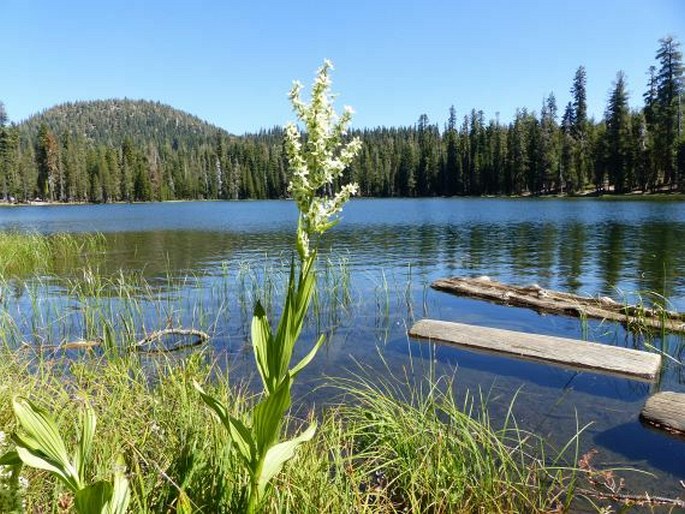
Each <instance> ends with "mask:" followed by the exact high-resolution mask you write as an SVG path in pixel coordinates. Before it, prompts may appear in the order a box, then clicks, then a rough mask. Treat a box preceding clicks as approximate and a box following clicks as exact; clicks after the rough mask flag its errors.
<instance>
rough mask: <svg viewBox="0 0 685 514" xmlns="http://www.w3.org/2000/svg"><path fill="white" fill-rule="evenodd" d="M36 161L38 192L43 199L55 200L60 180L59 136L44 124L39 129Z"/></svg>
mask: <svg viewBox="0 0 685 514" xmlns="http://www.w3.org/2000/svg"><path fill="white" fill-rule="evenodd" d="M36 162H37V164H38V194H39V195H40V196H41V198H42V199H43V200H50V201H52V200H55V199H56V194H58V193H59V191H57V190H56V186H57V184H58V183H59V180H60V168H59V165H60V157H59V144H58V142H57V138H55V135H54V134H53V133H52V131H51V130H50V129H49V128H48V126H47V125H45V124H43V125H41V127H40V130H39V131H38V145H37V147H36Z"/></svg>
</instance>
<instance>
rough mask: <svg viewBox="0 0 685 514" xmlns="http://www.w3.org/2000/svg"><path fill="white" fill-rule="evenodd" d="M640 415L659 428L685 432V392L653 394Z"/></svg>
mask: <svg viewBox="0 0 685 514" xmlns="http://www.w3.org/2000/svg"><path fill="white" fill-rule="evenodd" d="M640 417H641V418H642V419H643V420H645V421H647V422H648V423H650V424H652V425H655V426H657V427H659V428H664V429H665V430H668V431H674V432H680V433H684V434H685V393H676V392H673V391H662V392H660V393H655V394H653V395H652V396H650V397H649V398H648V399H647V402H646V403H645V406H644V407H642V412H640Z"/></svg>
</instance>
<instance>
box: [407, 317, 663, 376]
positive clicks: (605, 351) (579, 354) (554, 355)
mask: <svg viewBox="0 0 685 514" xmlns="http://www.w3.org/2000/svg"><path fill="white" fill-rule="evenodd" d="M409 335H410V336H411V337H416V338H420V339H429V340H431V341H440V342H446V343H451V344H455V345H458V346H462V347H464V348H467V349H475V350H481V351H487V352H496V353H500V354H506V355H508V356H512V357H518V358H524V359H530V360H536V361H542V362H546V363H549V364H555V365H561V366H566V367H572V368H581V369H589V370H592V371H598V372H604V373H611V374H616V375H621V376H625V377H629V378H633V379H642V380H650V381H653V380H655V379H656V377H657V375H658V373H659V369H660V367H661V355H659V354H656V353H649V352H643V351H640V350H633V349H630V348H622V347H618V346H609V345H606V344H599V343H589V342H587V341H579V340H576V339H567V338H564V337H553V336H545V335H539V334H528V333H524V332H515V331H512V330H503V329H499V328H487V327H478V326H474V325H466V324H463V323H452V322H449V321H438V320H431V319H424V320H421V321H418V322H417V323H415V324H414V326H413V327H412V328H411V329H410V330H409Z"/></svg>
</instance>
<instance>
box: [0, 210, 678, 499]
mask: <svg viewBox="0 0 685 514" xmlns="http://www.w3.org/2000/svg"><path fill="white" fill-rule="evenodd" d="M295 224H296V209H295V205H294V204H293V203H292V202H289V201H264V202H261V201H249V202H187V203H165V204H139V205H96V206H90V205H88V206H86V205H83V206H41V207H37V206H32V207H11V208H9V207H8V208H0V230H19V231H40V232H44V233H54V232H101V233H103V234H105V237H106V245H107V252H106V254H105V255H102V256H100V258H99V261H98V267H99V270H100V272H101V273H104V274H106V275H107V274H109V275H111V276H115V275H116V273H117V272H118V270H119V269H124V270H128V271H135V272H140V273H142V274H143V275H144V276H145V277H146V278H147V279H148V281H149V282H150V284H153V285H154V287H155V294H158V295H160V297H164V295H167V296H168V298H166V300H165V301H166V302H167V305H171V306H172V307H170V308H169V309H170V310H169V311H163V312H160V309H159V307H158V306H155V305H152V304H149V305H148V307H149V312H144V313H142V314H141V317H142V318H141V319H143V320H144V324H145V327H146V328H147V329H154V328H157V326H155V324H156V325H158V326H159V325H162V326H163V325H164V323H165V319H164V318H165V316H167V317H168V318H170V319H172V318H173V319H174V320H178V321H180V322H182V323H183V324H186V325H191V324H192V325H195V326H197V328H202V329H206V330H208V331H210V333H211V334H212V336H213V339H212V344H213V347H214V348H215V351H216V352H217V355H219V356H220V358H221V359H222V361H223V360H225V361H226V362H227V365H228V366H231V368H232V369H234V370H235V371H234V372H233V377H234V379H235V380H242V379H249V377H250V376H251V374H252V371H253V368H252V354H251V350H250V349H249V347H248V346H247V341H248V335H247V334H248V331H247V327H248V326H249V317H250V311H251V304H252V302H253V301H254V299H255V298H256V297H259V296H260V295H261V296H264V295H268V296H269V301H270V304H271V305H272V307H274V308H275V309H276V310H278V309H277V307H278V305H279V301H280V296H279V294H280V293H279V291H280V290H281V288H280V286H281V284H282V282H283V280H284V279H285V276H286V273H287V266H288V263H289V259H290V255H291V254H290V252H291V248H292V245H293V239H294V231H295ZM321 256H322V261H323V262H326V261H330V265H329V266H328V267H326V266H322V269H323V271H322V273H321V274H320V283H321V285H322V286H323V287H327V288H328V289H329V294H322V295H321V298H320V299H319V300H318V303H317V312H318V316H316V317H315V318H316V319H314V320H312V322H311V323H310V326H309V329H308V332H307V334H305V335H306V339H305V341H307V342H309V343H310V344H311V341H312V340H313V338H314V336H315V333H317V332H319V331H323V332H327V333H328V334H329V340H328V343H327V345H326V347H325V348H324V349H323V350H322V351H321V352H320V353H319V354H318V356H317V358H316V360H315V361H314V363H313V364H312V365H311V366H310V367H309V368H308V369H307V370H306V373H307V374H306V376H304V374H303V376H302V380H301V382H300V383H299V384H298V392H299V393H300V394H303V395H305V401H304V403H305V404H306V406H311V405H312V404H317V405H320V404H322V403H325V402H329V401H334V400H335V398H336V397H337V395H338V394H339V393H338V392H337V391H335V390H333V389H332V388H330V387H326V385H327V384H329V382H330V377H344V376H349V375H350V374H362V375H365V376H367V377H370V378H371V379H372V380H378V379H379V377H384V379H387V380H391V381H392V380H395V379H397V380H398V382H399V383H402V382H406V381H414V380H420V379H422V378H424V377H427V376H429V375H431V374H433V375H434V376H448V377H451V378H453V379H454V386H453V387H454V388H455V390H456V391H457V394H458V395H460V396H461V397H464V396H465V395H466V394H467V391H470V393H471V394H472V395H475V396H476V397H478V396H479V395H482V397H483V399H484V401H487V405H488V409H489V411H490V413H491V415H492V417H493V419H494V420H495V422H499V423H501V421H502V420H503V419H504V417H505V416H506V413H507V410H508V408H509V406H510V404H511V402H512V401H514V407H513V412H514V415H515V417H516V421H517V422H518V424H519V425H520V427H522V428H523V429H528V430H532V431H534V432H535V433H537V434H540V435H542V436H544V437H545V438H547V439H548V440H549V441H550V442H551V443H553V444H554V445H555V446H557V447H561V446H563V445H564V444H565V443H566V442H567V441H568V440H569V439H570V438H571V437H572V436H573V434H575V433H576V431H577V428H578V427H584V426H585V425H588V424H589V426H588V427H587V428H586V429H585V430H584V431H583V433H582V435H581V444H580V451H581V452H584V451H587V450H588V449H590V448H597V449H598V450H599V455H598V456H597V458H596V459H595V462H596V463H597V464H601V465H608V466H614V467H635V468H638V469H640V470H644V471H648V472H650V473H652V474H654V476H649V475H645V474H642V473H635V472H621V473H619V474H620V475H621V476H625V477H626V479H627V485H628V487H629V488H630V489H631V490H632V491H634V492H638V493H639V492H644V491H645V490H647V491H649V492H650V493H652V494H662V495H663V494H666V495H676V494H681V493H683V488H682V486H681V485H680V484H679V480H682V479H683V478H685V439H679V438H676V437H673V436H670V435H668V434H665V433H662V432H658V431H655V430H653V429H650V428H648V427H646V426H643V425H642V424H641V423H640V421H639V419H638V414H639V412H640V409H641V407H642V405H643V403H644V401H645V400H646V398H647V396H648V395H649V393H650V392H651V391H655V390H676V391H685V368H684V367H683V364H682V363H683V362H684V361H685V339H683V338H681V337H676V336H668V337H667V338H666V339H665V340H662V339H661V338H660V337H659V336H658V335H653V336H645V335H633V334H629V333H627V332H626V331H625V330H624V329H623V328H622V327H620V326H618V325H615V324H612V323H600V322H599V321H589V322H586V323H583V322H581V321H580V320H578V319H575V318H567V317H561V316H542V315H539V314H537V313H535V312H533V311H529V310H525V309H518V308H513V307H504V306H496V305H492V304H489V303H486V302H482V301H477V300H469V299H465V298H460V297H456V296H452V295H449V294H446V293H441V292H437V291H433V290H431V289H430V288H429V285H430V283H431V282H432V281H433V280H434V279H437V278H441V277H447V276H456V275H466V276H476V275H488V276H490V277H492V278H495V279H497V280H501V281H504V282H511V283H516V284H528V283H532V282H535V283H538V284H540V285H541V286H543V287H546V288H553V289H558V290H562V291H571V292H575V293H580V294H590V295H606V296H610V297H612V298H614V299H616V300H617V301H619V302H623V301H626V300H627V301H632V300H635V299H636V298H640V297H644V298H646V299H649V298H651V296H649V295H648V294H647V292H655V293H658V294H659V295H661V296H662V297H663V298H665V299H666V301H667V303H668V305H669V307H670V308H673V309H677V310H685V274H684V273H683V270H685V204H683V203H681V202H678V201H672V200H638V199H630V200H597V199H577V200H571V199H563V200H557V199H511V200H509V199H425V200H424V199H421V200H400V199H393V200H365V199H359V200H354V201H352V202H351V203H350V204H349V205H348V206H347V207H346V210H345V212H344V216H343V220H342V222H341V223H340V224H339V225H338V226H337V227H336V228H334V229H333V230H332V231H331V232H330V234H329V235H328V236H327V238H326V239H325V240H324V241H323V242H322V252H321ZM78 264H79V263H72V266H71V267H67V268H65V270H64V273H65V274H69V273H72V272H73V273H77V271H76V270H77V269H78ZM274 277H275V278H274ZM265 284H266V285H265ZM31 287H32V286H31V285H30V284H22V285H21V286H17V287H16V291H15V294H14V296H13V298H12V300H11V303H12V305H11V306H10V307H8V308H9V310H10V311H11V312H14V313H16V315H17V316H21V315H22V314H21V313H25V312H26V311H27V310H30V309H37V310H40V309H43V312H44V314H43V316H44V317H46V316H47V317H49V315H50V313H51V312H56V310H55V309H57V307H55V305H60V304H68V303H69V302H71V299H70V292H69V288H68V287H66V286H64V285H63V284H61V282H60V281H59V280H57V279H54V280H53V279H52V278H51V277H44V278H42V279H41V281H40V283H39V284H38V285H37V286H33V287H34V290H36V289H37V290H39V291H40V295H41V301H42V302H44V303H41V302H36V301H35V299H34V300H31V294H30V290H31ZM222 291H223V292H222ZM331 291H332V292H331ZM50 302H52V303H50ZM267 303H269V302H267ZM50 305H51V306H50ZM51 309H52V310H51ZM424 316H429V317H432V318H437V319H444V320H453V321H460V322H466V323H473V324H477V325H483V326H489V327H498V328H507V329H513V330H524V331H528V332H534V333H540V334H550V335H555V336H562V337H572V338H586V339H589V340H592V341H599V342H603V343H606V344H612V345H622V346H630V347H637V348H649V349H652V350H654V351H662V352H665V353H666V354H668V355H669V356H670V358H665V359H664V370H663V374H662V377H661V379H660V381H659V382H658V384H655V385H652V384H648V383H645V382H640V381H631V380H627V379H622V378H615V377H607V376H603V375H599V374H594V373H589V372H578V371H570V370H567V369H562V368H558V367H552V366H546V365H543V364H538V363H532V362H525V361H519V360H514V359H508V358H501V357H496V356H492V355H485V354H480V353H473V352H467V351H463V350H458V349H455V348H448V347H440V346H438V347H433V346H431V345H428V344H426V343H422V342H417V341H412V340H409V339H408V338H407V336H406V330H407V328H408V327H409V326H411V324H412V323H413V321H415V320H417V319H420V318H421V317H424ZM20 324H21V323H20ZM25 325H26V326H24V325H22V326H23V327H24V328H23V330H25V331H26V332H27V334H29V333H30V332H31V329H30V326H29V325H30V322H29V321H26V323H25ZM198 325H200V326H198ZM71 327H72V328H71V329H69V331H71V332H74V333H73V334H71V333H68V334H67V333H65V332H64V331H65V330H66V329H64V328H60V330H61V331H62V332H60V337H63V338H66V337H72V336H73V337H76V336H81V335H82V334H78V332H79V330H82V323H81V322H79V321H74V323H73V324H72V325H71ZM141 330H142V329H141ZM27 337H28V335H27ZM306 344H307V343H304V344H303V347H302V348H301V349H300V352H301V353H304V352H305V351H306ZM393 377H395V378H393ZM400 387H401V386H400ZM478 401H480V400H478Z"/></svg>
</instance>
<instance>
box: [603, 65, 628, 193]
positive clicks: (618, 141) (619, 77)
mask: <svg viewBox="0 0 685 514" xmlns="http://www.w3.org/2000/svg"><path fill="white" fill-rule="evenodd" d="M605 118H606V125H607V133H606V140H607V145H606V148H607V170H608V172H609V180H610V182H611V183H612V184H613V186H614V191H615V192H617V193H623V192H625V191H626V188H627V186H628V184H629V183H630V181H631V179H632V172H633V170H632V168H631V158H630V155H631V150H632V149H631V140H632V132H631V127H630V109H629V107H628V91H627V86H626V78H625V74H624V73H623V72H622V71H619V72H618V73H617V74H616V82H615V83H614V89H613V90H612V92H611V95H610V96H609V102H608V104H607V110H606V114H605Z"/></svg>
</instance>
